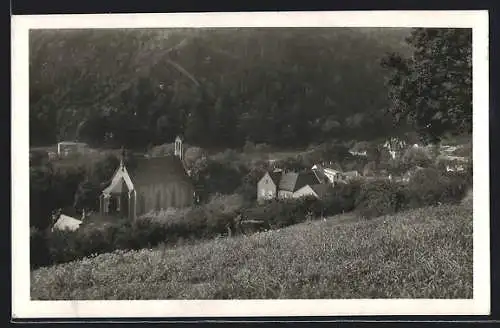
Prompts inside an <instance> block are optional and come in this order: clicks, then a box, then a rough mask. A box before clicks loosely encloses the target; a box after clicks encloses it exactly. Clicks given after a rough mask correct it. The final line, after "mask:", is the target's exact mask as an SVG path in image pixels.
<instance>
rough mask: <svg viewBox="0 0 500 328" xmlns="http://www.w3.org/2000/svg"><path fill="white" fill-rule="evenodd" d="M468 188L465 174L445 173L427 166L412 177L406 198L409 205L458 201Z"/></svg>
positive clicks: (416, 205) (417, 205) (418, 205)
mask: <svg viewBox="0 0 500 328" xmlns="http://www.w3.org/2000/svg"><path fill="white" fill-rule="evenodd" d="M466 189H467V177H466V175H465V174H460V173H459V174H456V173H443V172H440V171H439V170H437V169H433V168H426V169H423V170H420V171H417V172H415V174H414V175H413V176H412V177H411V179H410V182H409V184H408V186H407V195H406V198H407V201H408V206H409V207H420V206H427V205H436V204H438V203H450V202H457V201H460V200H461V199H462V198H463V197H464V196H465V193H466Z"/></svg>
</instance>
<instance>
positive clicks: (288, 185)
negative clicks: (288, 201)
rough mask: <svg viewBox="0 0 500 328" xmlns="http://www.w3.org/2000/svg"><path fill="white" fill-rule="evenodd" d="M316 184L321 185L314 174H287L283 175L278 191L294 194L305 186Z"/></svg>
mask: <svg viewBox="0 0 500 328" xmlns="http://www.w3.org/2000/svg"><path fill="white" fill-rule="evenodd" d="M318 183H321V181H319V180H318V178H317V177H316V175H315V174H314V172H300V173H295V172H289V173H285V174H283V177H282V178H281V181H280V184H279V189H280V190H285V191H291V192H294V191H297V190H299V189H300V188H302V187H304V186H305V185H314V184H318Z"/></svg>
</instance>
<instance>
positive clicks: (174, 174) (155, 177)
mask: <svg viewBox="0 0 500 328" xmlns="http://www.w3.org/2000/svg"><path fill="white" fill-rule="evenodd" d="M132 181H133V182H134V185H135V187H136V188H137V187H139V186H141V185H148V184H151V183H156V182H160V181H161V182H186V183H189V184H191V180H190V178H189V176H188V174H187V172H186V170H185V168H184V165H183V163H182V162H181V160H180V159H179V157H177V156H174V155H169V156H163V157H152V158H144V159H140V160H138V162H137V168H136V170H135V173H134V175H133V176H132Z"/></svg>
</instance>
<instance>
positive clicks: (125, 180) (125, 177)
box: [102, 165, 134, 194]
mask: <svg viewBox="0 0 500 328" xmlns="http://www.w3.org/2000/svg"><path fill="white" fill-rule="evenodd" d="M130 190H134V184H133V183H132V179H131V178H130V175H129V174H128V171H127V168H126V167H125V166H121V165H120V166H119V167H118V169H117V170H116V172H115V174H114V175H113V178H112V180H111V183H110V184H109V186H108V187H106V188H105V189H104V190H103V191H102V192H103V193H104V194H120V193H122V192H124V191H130Z"/></svg>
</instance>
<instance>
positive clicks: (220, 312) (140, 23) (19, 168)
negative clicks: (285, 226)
mask: <svg viewBox="0 0 500 328" xmlns="http://www.w3.org/2000/svg"><path fill="white" fill-rule="evenodd" d="M152 27H157V28H160V27H164V28H166V27H214V28H215V27H461V28H472V29H473V108H474V111H473V158H474V200H473V206H474V221H473V229H474V232H473V238H474V241H473V245H474V255H473V261H474V264H473V267H474V282H473V283H474V292H473V299H471V300H426V299H420V300H419V299H391V300H385V299H384V300H373V299H366V300H234V301H233V300H231V301H225V300H207V301H202V300H193V301H184V300H183V301H177V300H169V301H31V300H30V270H29V247H28V245H29V174H28V172H29V170H28V167H29V158H28V154H29V137H28V124H29V100H28V98H29V90H28V88H29V87H28V86H29V76H28V67H29V65H28V63H29V58H28V31H29V29H37V28H53V29H60V28H152ZM488 42H489V41H488V12H487V11H366V12H362V11H352V12H259V13H256V12H254V13H188V14H184V13H183V14H112V15H104V14H103V15H39V16H36V15H35V16H13V17H12V48H11V53H12V127H13V129H12V141H11V143H12V144H11V145H12V160H11V161H12V191H13V192H12V225H11V229H12V230H11V234H12V301H13V303H12V316H13V317H14V318H74V317H81V318H88V317H94V318H96V317H103V318H104V317H121V318H134V317H242V316H243V317H253V316H352V315H474V314H476V315H487V314H489V312H490V243H489V218H490V213H489V208H490V204H489V181H490V180H489V128H488V127H489V67H488Z"/></svg>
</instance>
